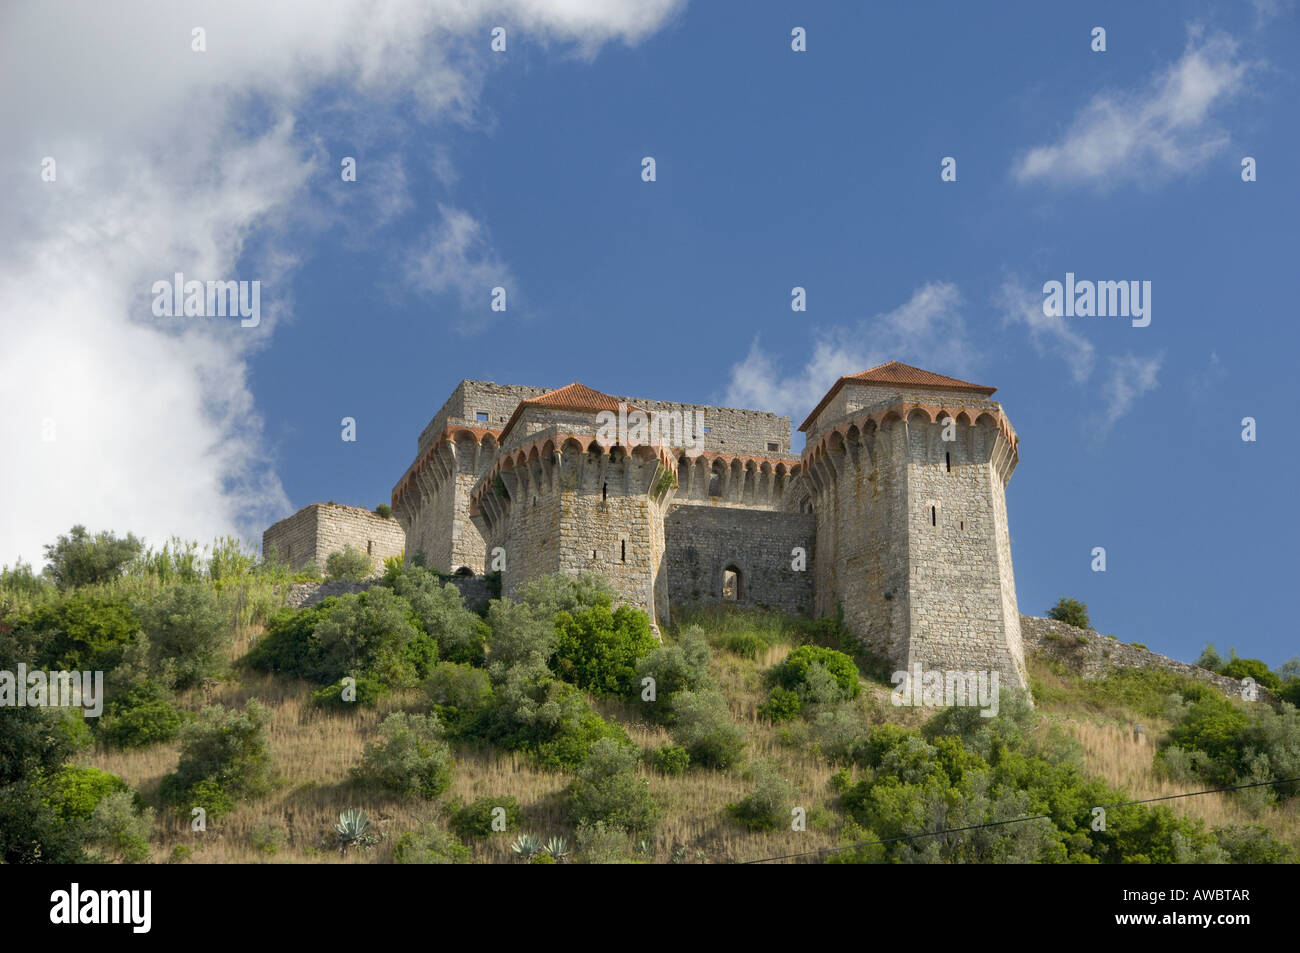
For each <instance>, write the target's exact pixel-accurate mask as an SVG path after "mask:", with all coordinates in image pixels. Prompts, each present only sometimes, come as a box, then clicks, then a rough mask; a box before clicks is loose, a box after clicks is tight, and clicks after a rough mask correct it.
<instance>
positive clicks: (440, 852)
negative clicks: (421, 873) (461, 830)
mask: <svg viewBox="0 0 1300 953" xmlns="http://www.w3.org/2000/svg"><path fill="white" fill-rule="evenodd" d="M393 862H394V863H397V864H468V863H469V862H470V850H469V848H468V847H466V846H465V845H464V844H462V843H461V842H460V841H458V840H457V839H456V838H455V836H453V835H452V834H449V833H448V832H447V831H444V830H443V829H442V828H440V827H439V826H438V825H436V824H434V823H432V822H430V823H426V824H425V825H424V826H422V827H421V828H420V829H419V830H418V831H412V832H410V833H407V834H403V835H402V836H401V837H400V838H398V841H397V844H396V845H395V846H394V847H393Z"/></svg>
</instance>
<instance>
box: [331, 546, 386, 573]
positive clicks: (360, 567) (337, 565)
mask: <svg viewBox="0 0 1300 953" xmlns="http://www.w3.org/2000/svg"><path fill="white" fill-rule="evenodd" d="M374 571H375V565H374V563H373V562H371V561H370V557H369V556H367V555H366V554H365V553H363V552H361V551H360V550H359V549H357V548H356V547H355V546H353V545H352V544H351V543H348V544H347V545H346V546H344V547H343V548H342V549H341V550H339V551H338V552H333V553H330V554H329V558H328V559H326V560H325V577H326V578H327V579H329V580H330V581H331V582H335V581H339V582H365V581H366V580H367V579H369V578H370V577H371V576H372V575H373V574H374Z"/></svg>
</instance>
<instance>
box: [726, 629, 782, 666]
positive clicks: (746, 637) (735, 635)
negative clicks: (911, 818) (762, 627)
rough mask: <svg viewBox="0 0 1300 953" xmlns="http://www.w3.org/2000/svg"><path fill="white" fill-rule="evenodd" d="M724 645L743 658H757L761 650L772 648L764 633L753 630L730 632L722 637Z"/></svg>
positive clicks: (729, 650)
mask: <svg viewBox="0 0 1300 953" xmlns="http://www.w3.org/2000/svg"><path fill="white" fill-rule="evenodd" d="M722 647H723V648H725V649H726V650H727V651H728V652H731V653H732V654H733V655H739V656H740V657H741V658H747V659H752V658H757V657H758V653H759V652H763V651H766V650H767V649H769V648H771V643H769V642H768V641H767V639H765V638H763V636H762V634H760V633H758V632H753V631H745V632H729V633H728V634H726V635H725V636H723V638H722Z"/></svg>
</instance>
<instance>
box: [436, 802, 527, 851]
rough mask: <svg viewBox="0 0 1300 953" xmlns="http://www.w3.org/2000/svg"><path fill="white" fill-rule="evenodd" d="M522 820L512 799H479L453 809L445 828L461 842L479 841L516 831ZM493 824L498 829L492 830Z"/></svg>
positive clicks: (517, 804)
mask: <svg viewBox="0 0 1300 953" xmlns="http://www.w3.org/2000/svg"><path fill="white" fill-rule="evenodd" d="M522 819H523V814H522V813H521V812H520V810H519V802H517V801H516V800H515V799H514V798H513V797H510V796H509V795H506V796H504V797H480V798H476V799H475V800H474V801H472V802H471V803H469V804H466V805H465V806H463V807H453V808H452V809H451V813H450V818H449V819H448V821H447V826H448V827H449V828H451V831H452V833H454V834H455V835H456V836H457V837H459V838H460V839H461V840H464V841H470V840H481V839H483V838H485V837H491V836H492V835H493V834H503V833H507V832H509V831H516V830H518V829H519V825H520V823H521V822H522ZM494 822H496V823H497V824H498V828H495V829H494V828H493V826H492V825H493V823H494Z"/></svg>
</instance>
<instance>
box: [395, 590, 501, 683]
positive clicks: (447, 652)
mask: <svg viewBox="0 0 1300 953" xmlns="http://www.w3.org/2000/svg"><path fill="white" fill-rule="evenodd" d="M393 589H394V591H395V592H396V593H397V594H398V595H399V596H401V597H402V598H404V599H406V601H407V602H409V603H410V604H411V609H412V610H413V611H414V613H415V617H416V619H417V620H418V621H419V623H420V626H421V627H422V628H423V629H424V631H425V632H426V633H427V634H428V635H429V636H430V637H431V638H432V639H433V640H434V641H435V642H436V643H437V645H438V650H439V654H440V655H441V656H442V657H443V658H444V659H447V660H448V661H451V662H464V663H467V664H470V665H481V664H483V651H484V647H485V646H486V644H487V637H488V634H489V632H490V631H491V630H490V629H489V628H488V625H487V623H486V622H484V621H483V620H482V619H481V618H479V617H478V616H477V615H475V614H474V613H473V612H470V611H469V610H468V609H466V608H465V601H464V599H463V598H462V597H461V594H460V590H459V589H457V588H456V587H455V586H454V585H452V584H451V583H446V584H444V583H443V582H442V581H441V580H440V579H439V578H438V575H437V573H434V572H431V571H430V570H428V569H423V568H421V567H419V566H412V567H410V568H408V569H405V570H404V571H402V572H401V573H398V574H396V575H395V576H394V577H393Z"/></svg>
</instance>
